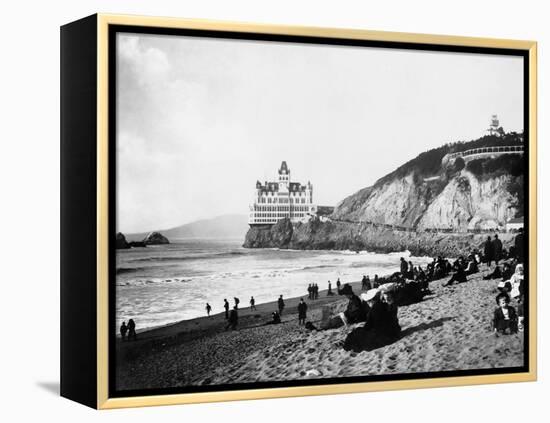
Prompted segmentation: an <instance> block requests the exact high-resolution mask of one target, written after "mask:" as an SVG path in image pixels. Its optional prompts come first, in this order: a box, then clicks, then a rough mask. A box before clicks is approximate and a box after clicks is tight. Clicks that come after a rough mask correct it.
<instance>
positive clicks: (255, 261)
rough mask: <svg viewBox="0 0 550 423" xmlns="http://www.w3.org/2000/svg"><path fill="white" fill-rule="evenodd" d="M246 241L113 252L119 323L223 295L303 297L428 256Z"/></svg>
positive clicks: (158, 319)
mask: <svg viewBox="0 0 550 423" xmlns="http://www.w3.org/2000/svg"><path fill="white" fill-rule="evenodd" d="M241 244H242V239H235V240H212V239H188V240H180V241H175V242H173V243H171V244H167V245H156V246H148V247H146V248H132V249H129V250H117V251H116V321H117V327H118V326H120V324H121V323H122V321H124V320H125V321H128V319H130V318H133V319H134V320H135V322H136V325H137V329H138V330H139V329H143V328H150V327H155V326H161V325H165V324H168V323H173V322H176V321H179V320H185V319H192V318H195V317H200V316H205V315H206V311H205V307H206V303H207V302H208V303H210V305H211V306H212V313H219V312H221V311H223V299H224V298H227V299H228V301H229V302H230V304H231V305H232V304H233V297H238V298H239V299H240V300H241V303H240V306H241V307H247V306H248V304H249V300H250V296H254V298H255V300H256V304H260V303H264V302H269V301H275V300H276V299H277V298H278V297H279V295H280V294H282V295H283V297H284V298H290V297H296V296H300V295H303V296H305V297H307V286H308V284H310V283H317V284H318V285H319V289H320V290H324V289H327V288H328V281H329V280H330V281H331V282H332V286H333V289H334V290H335V289H336V280H337V279H338V278H340V281H341V282H342V284H344V283H346V282H356V281H359V280H361V278H362V277H363V275H369V276H370V278H371V280H372V279H373V277H374V274H378V275H379V276H382V275H386V274H390V273H393V272H396V271H398V270H399V258H400V257H406V260H407V261H408V260H411V261H412V262H413V264H414V265H417V264H422V265H425V264H426V263H428V261H429V260H430V259H429V258H428V257H411V256H410V254H409V252H396V253H390V254H375V253H370V252H366V251H362V252H352V251H326V250H322V251H321V250H313V251H303V250H299V251H298V250H279V249H246V248H243V247H242V246H241Z"/></svg>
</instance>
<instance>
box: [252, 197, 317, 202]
mask: <svg viewBox="0 0 550 423" xmlns="http://www.w3.org/2000/svg"><path fill="white" fill-rule="evenodd" d="M258 203H261V204H266V203H267V204H277V203H279V204H288V203H290V204H306V199H305V198H301V199H300V198H279V199H277V198H271V197H268V198H267V201H266V198H265V197H260V198H258Z"/></svg>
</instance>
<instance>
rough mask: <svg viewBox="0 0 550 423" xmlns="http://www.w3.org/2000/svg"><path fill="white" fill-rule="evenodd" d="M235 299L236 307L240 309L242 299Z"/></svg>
mask: <svg viewBox="0 0 550 423" xmlns="http://www.w3.org/2000/svg"><path fill="white" fill-rule="evenodd" d="M233 300H234V301H235V308H236V309H238V308H239V303H240V302H241V300H239V299H238V298H237V297H233Z"/></svg>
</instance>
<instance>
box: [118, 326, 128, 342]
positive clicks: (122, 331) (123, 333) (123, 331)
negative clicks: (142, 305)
mask: <svg viewBox="0 0 550 423" xmlns="http://www.w3.org/2000/svg"><path fill="white" fill-rule="evenodd" d="M126 332H128V326H126V322H122V325H121V326H120V337H121V338H122V341H123V342H124V341H126Z"/></svg>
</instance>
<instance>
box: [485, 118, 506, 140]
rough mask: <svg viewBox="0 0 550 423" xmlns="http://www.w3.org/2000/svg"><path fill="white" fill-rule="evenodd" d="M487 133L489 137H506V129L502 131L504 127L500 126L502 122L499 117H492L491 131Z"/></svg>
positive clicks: (488, 130)
mask: <svg viewBox="0 0 550 423" xmlns="http://www.w3.org/2000/svg"><path fill="white" fill-rule="evenodd" d="M487 132H488V133H489V135H493V136H495V137H500V136H501V135H504V129H502V126H500V121H499V120H498V116H497V115H492V116H491V123H490V124H489V129H487Z"/></svg>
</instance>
